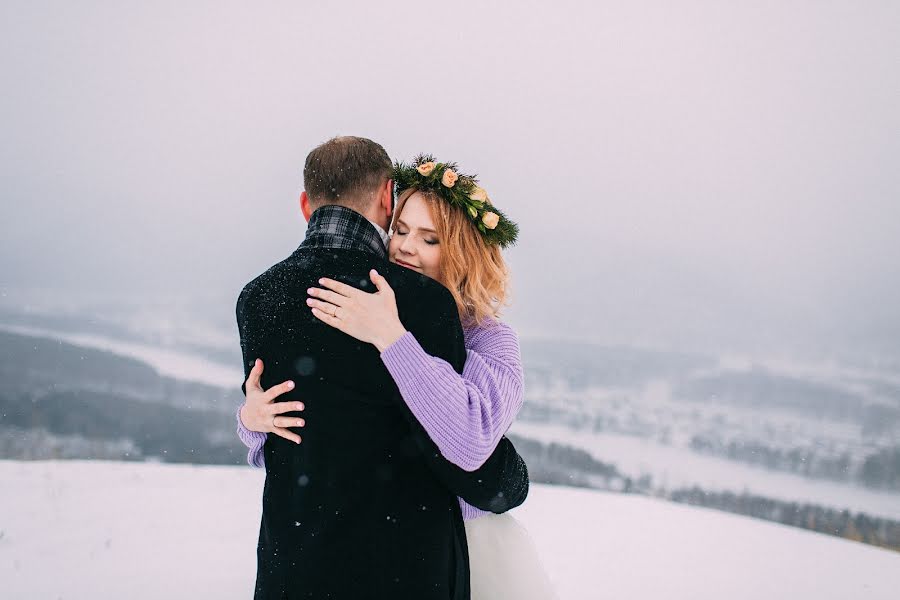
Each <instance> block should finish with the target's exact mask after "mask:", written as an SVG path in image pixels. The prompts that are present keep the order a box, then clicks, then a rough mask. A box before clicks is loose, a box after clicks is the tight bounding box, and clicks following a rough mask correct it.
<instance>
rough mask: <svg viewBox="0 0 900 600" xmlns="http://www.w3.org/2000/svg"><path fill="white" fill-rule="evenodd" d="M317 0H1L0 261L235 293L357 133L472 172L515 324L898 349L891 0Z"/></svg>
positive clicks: (616, 335) (54, 274) (288, 236)
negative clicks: (338, 142)
mask: <svg viewBox="0 0 900 600" xmlns="http://www.w3.org/2000/svg"><path fill="white" fill-rule="evenodd" d="M311 4H312V3H288V2H285V3H254V4H252V5H251V4H246V3H236V2H191V3H183V2H154V3H141V4H139V3H126V2H79V3H68V2H4V3H3V4H2V5H0V82H2V88H3V93H2V94H0V126H2V133H3V135H2V136H0V184H2V187H0V190H2V192H0V209H2V219H0V220H2V225H0V227H2V238H0V287H2V288H3V289H4V290H15V289H18V288H23V287H29V286H43V287H59V288H60V289H62V290H66V289H69V290H76V289H82V288H85V287H87V288H96V289H104V288H109V287H121V288H128V289H134V290H136V291H137V290H141V291H154V290H160V289H172V288H176V289H179V290H183V291H185V293H190V291H191V290H192V289H195V288H198V287H199V286H202V287H203V288H204V289H210V288H211V289H221V290H222V297H223V307H224V309H223V311H224V312H229V311H231V310H232V309H233V304H234V298H235V296H236V293H237V290H238V289H239V288H240V287H241V285H242V284H243V283H244V282H245V281H247V280H249V279H250V278H251V277H253V276H254V275H256V274H257V273H259V272H261V271H262V270H264V269H265V268H266V267H267V266H268V265H269V264H271V263H273V262H275V261H277V260H280V259H281V258H283V257H284V256H286V255H287V254H289V253H290V252H291V251H292V250H293V248H294V247H295V246H296V245H297V244H298V243H299V242H300V240H301V239H302V236H303V232H304V229H305V223H304V222H303V219H302V217H301V216H300V213H299V210H298V208H297V202H296V198H297V196H298V194H299V191H300V189H301V182H302V178H301V171H302V165H303V160H304V158H305V155H306V153H307V152H308V151H309V150H310V149H311V148H312V147H313V146H315V145H316V144H318V143H319V142H321V141H324V140H325V139H327V138H329V137H331V136H333V135H336V134H355V135H364V136H367V137H371V138H373V139H375V140H377V141H379V142H381V143H382V144H383V145H384V146H385V148H386V149H387V150H388V152H389V153H391V155H392V156H394V157H395V158H400V159H404V160H408V159H410V158H411V157H412V156H413V155H414V154H416V153H417V152H420V151H429V152H433V153H435V154H436V155H437V156H438V157H440V158H444V159H450V160H456V161H458V162H459V163H460V164H461V166H462V168H463V169H464V170H465V171H469V172H475V173H477V174H479V175H480V176H481V179H482V183H483V185H484V186H485V187H486V188H487V189H488V191H489V192H490V193H491V197H492V199H494V200H495V202H496V204H497V205H498V206H500V207H501V208H503V209H504V210H506V212H507V213H508V214H509V215H510V216H511V217H512V218H514V219H516V220H517V221H518V222H519V223H520V225H521V227H522V236H521V241H520V244H519V246H518V247H517V248H515V249H514V250H513V251H512V252H510V253H509V258H510V262H511V264H512V267H513V275H514V286H515V288H514V290H515V304H514V306H513V308H512V309H511V310H510V312H509V318H510V319H511V321H512V322H513V323H514V324H515V325H517V326H518V327H519V328H520V330H521V331H522V332H523V333H526V334H529V333H531V334H544V335H546V334H555V335H565V336H589V337H594V338H597V339H603V340H608V341H628V342H642V343H669V344H676V345H680V346H684V347H702V346H709V345H716V346H719V347H722V346H727V347H734V348H740V347H744V348H750V347H756V346H763V347H766V348H773V349H779V348H786V347H794V346H802V347H806V348H810V347H822V348H826V349H829V348H844V347H851V346H852V347H854V348H858V349H860V350H863V351H867V352H873V353H877V352H883V351H884V350H885V349H886V348H888V347H890V348H893V349H894V350H897V351H898V352H900V349H898V348H897V340H898V339H900V158H898V157H900V109H898V107H900V4H898V3H896V2H874V1H873V2H864V3H860V2H744V3H735V2H696V1H691V2H678V3H672V2H665V1H662V0H659V1H655V2H630V3H609V2H600V3H596V2H591V3H588V2H583V3H575V2H565V1H555V2H546V3H533V2H515V3H513V2H509V3H488V2H482V3H463V6H460V7H456V6H450V5H435V4H433V3H431V4H422V3H409V4H407V3H396V2H379V3H370V2H361V1H359V2H346V3H342V5H341V6H339V7H328V8H326V7H324V6H318V5H315V6H310V5H311ZM216 310H218V308H216Z"/></svg>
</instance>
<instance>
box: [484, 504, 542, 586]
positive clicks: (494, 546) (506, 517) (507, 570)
mask: <svg viewBox="0 0 900 600" xmlns="http://www.w3.org/2000/svg"><path fill="white" fill-rule="evenodd" d="M466 538H467V539H468V542H469V570H470V572H471V581H472V600H547V599H555V598H557V596H556V593H555V592H554V591H553V587H552V586H551V584H550V579H549V577H548V576H547V572H546V571H545V570H544V567H543V565H542V564H541V559H540V556H538V553H537V550H536V548H535V546H534V542H533V541H532V540H531V536H530V535H528V531H527V530H526V529H525V527H524V526H523V525H522V524H521V523H520V522H519V521H517V520H516V518H515V517H513V516H512V515H510V514H509V513H504V514H502V515H495V514H488V515H483V516H480V517H478V518H476V519H471V520H469V521H466Z"/></svg>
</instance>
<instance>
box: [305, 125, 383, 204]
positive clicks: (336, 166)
mask: <svg viewBox="0 0 900 600" xmlns="http://www.w3.org/2000/svg"><path fill="white" fill-rule="evenodd" d="M392 168H393V165H392V164H391V159H390V157H389V156H388V154H387V152H385V150H384V148H382V147H381V144H378V143H376V142H373V141H372V140H370V139H366V138H362V137H355V136H349V135H348V136H340V137H335V138H332V139H330V140H328V141H327V142H325V143H324V144H321V145H320V146H318V147H316V148H315V149H314V150H313V151H312V152H310V153H309V155H307V157H306V165H305V166H304V167H303V185H304V187H305V188H306V194H307V195H308V196H309V201H310V204H311V205H312V207H313V208H314V209H315V208H318V207H319V206H322V205H324V204H340V205H342V206H347V207H349V208H353V209H357V210H359V211H363V210H365V209H366V208H368V206H369V203H370V202H371V201H372V199H373V196H374V194H375V192H377V191H378V187H379V186H381V185H383V184H384V182H385V181H387V180H388V179H390V178H391V170H392Z"/></svg>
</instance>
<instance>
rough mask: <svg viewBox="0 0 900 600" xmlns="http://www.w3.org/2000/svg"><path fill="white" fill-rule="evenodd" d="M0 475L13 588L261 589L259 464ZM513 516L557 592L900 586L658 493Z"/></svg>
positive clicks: (622, 594) (823, 594)
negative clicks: (527, 535)
mask: <svg viewBox="0 0 900 600" xmlns="http://www.w3.org/2000/svg"><path fill="white" fill-rule="evenodd" d="M0 482H2V493H0V581H2V582H3V583H2V587H0V589H2V594H0V595H2V598H4V600H7V599H8V600H19V599H23V600H25V599H27V600H32V599H44V598H46V599H53V600H55V599H63V600H67V599H72V598H74V599H80V598H90V599H91V600H102V599H105V598H129V599H130V600H143V599H150V598H153V599H156V598H167V599H172V600H176V599H180V598H185V599H188V598H191V599H196V598H217V599H222V600H227V599H231V598H234V599H242V598H250V597H252V589H253V582H254V577H255V569H256V563H255V544H256V536H257V532H258V526H259V511H260V498H261V493H262V491H261V490H262V483H263V473H262V472H261V471H258V470H253V469H250V468H246V467H218V466H192V465H168V464H166V465H164V464H151V463H121V462H103V461H46V462H43V461H41V462H24V461H0ZM514 514H515V515H516V517H517V518H519V519H520V520H521V521H522V522H523V523H524V524H525V525H526V527H527V528H528V529H529V531H530V532H531V534H532V536H533V537H534V539H535V541H536V543H537V545H538V547H539V549H540V551H541V552H542V554H543V558H544V561H545V565H546V567H547V569H548V571H549V573H550V575H551V578H552V580H553V581H554V583H555V585H556V586H557V589H558V591H559V594H560V598H563V599H571V600H577V599H581V598H584V599H588V598H648V599H649V598H659V597H665V598H691V599H705V598H709V599H713V598H714V599H717V600H718V599H720V598H727V599H729V600H742V599H749V598H767V599H771V598H790V599H792V600H796V599H803V598H811V599H812V598H814V599H816V600H828V599H835V600H837V599H846V598H885V599H887V598H896V591H897V589H900V554H898V553H895V552H891V551H887V550H882V549H879V548H875V547H872V546H866V545H863V544H860V543H856V542H851V541H846V540H842V539H839V538H835V537H830V536H826V535H821V534H817V533H812V532H808V531H803V530H800V529H796V528H790V527H785V526H781V525H777V524H772V523H767V522H763V521H759V520H755V519H750V518H746V517H740V516H735V515H730V514H726V513H721V512H718V511H713V510H708V509H702V508H694V507H689V506H684V505H677V504H672V503H669V502H665V501H662V500H657V499H653V498H646V497H640V496H632V495H622V494H613V493H604V492H596V491H587V490H577V489H572V488H562V487H550V486H543V485H534V486H533V487H532V492H531V495H530V497H529V499H528V501H527V502H526V504H525V505H524V506H522V507H521V508H519V509H517V510H516V511H515V513H514ZM186 530H190V531H192V532H197V533H196V534H192V537H190V538H187V537H183V536H182V534H181V532H182V531H186Z"/></svg>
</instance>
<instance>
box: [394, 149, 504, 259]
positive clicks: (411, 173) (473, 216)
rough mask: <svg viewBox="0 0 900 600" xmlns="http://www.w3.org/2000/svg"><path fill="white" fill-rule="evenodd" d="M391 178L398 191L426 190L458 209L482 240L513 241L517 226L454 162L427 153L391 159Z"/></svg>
mask: <svg viewBox="0 0 900 600" xmlns="http://www.w3.org/2000/svg"><path fill="white" fill-rule="evenodd" d="M393 179H394V184H395V185H396V186H397V194H398V195H399V194H400V193H402V192H403V191H404V190H407V189H409V188H416V189H419V190H428V191H430V192H433V193H435V194H436V195H437V196H438V197H440V198H442V199H443V200H446V201H447V202H449V203H450V205H451V206H455V207H457V208H459V209H460V210H462V211H463V212H464V213H465V214H466V216H467V217H468V218H469V220H470V221H472V224H473V225H474V226H475V227H476V228H477V229H478V231H479V232H480V233H481V236H482V237H483V238H484V241H485V242H486V243H488V244H499V245H500V247H501V248H506V247H507V246H511V245H512V244H515V243H516V238H517V237H518V235H519V226H518V225H516V224H515V223H514V222H512V221H510V220H509V219H508V218H506V215H504V214H503V212H501V211H500V209H498V208H497V207H495V206H494V205H493V204H491V200H490V198H488V195H487V192H485V191H484V188H482V187H479V186H478V180H477V179H476V178H475V176H474V175H464V174H462V173H460V172H459V170H458V169H457V167H456V163H453V162H446V163H442V162H437V161H436V160H435V159H434V157H433V156H432V155H430V154H420V155H419V156H417V157H416V158H415V159H414V160H413V162H412V164H404V163H401V162H400V161H397V162H395V163H394V173H393Z"/></svg>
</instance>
